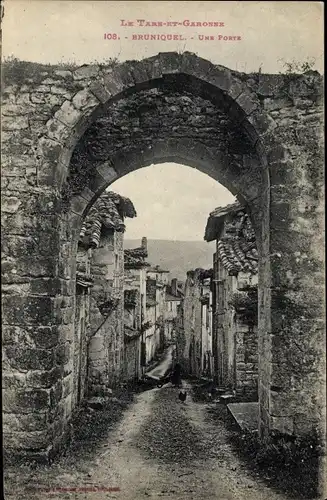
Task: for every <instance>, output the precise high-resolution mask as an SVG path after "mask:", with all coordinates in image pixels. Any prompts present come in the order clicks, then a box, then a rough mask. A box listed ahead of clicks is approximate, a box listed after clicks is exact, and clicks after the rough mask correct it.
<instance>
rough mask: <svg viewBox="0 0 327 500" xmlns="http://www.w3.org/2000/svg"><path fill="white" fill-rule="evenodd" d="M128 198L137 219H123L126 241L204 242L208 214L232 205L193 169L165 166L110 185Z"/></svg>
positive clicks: (218, 187)
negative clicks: (218, 208) (144, 239)
mask: <svg viewBox="0 0 327 500" xmlns="http://www.w3.org/2000/svg"><path fill="white" fill-rule="evenodd" d="M108 189H110V190H111V191H115V192H117V193H119V194H121V195H122V196H127V197H128V198H130V199H131V200H132V202H133V204H134V206H135V209H136V212H137V217H135V218H134V219H128V218H126V220H125V224H126V235H125V236H126V238H128V239H140V237H141V236H147V237H148V238H150V239H168V240H182V241H199V240H203V236H204V230H205V226H206V223H207V218H208V216H209V213H210V212H212V210H214V208H216V207H217V206H219V205H222V206H224V205H226V204H228V203H233V201H235V198H234V196H233V195H232V194H231V193H230V192H229V191H228V190H227V189H226V188H224V187H223V186H222V185H221V184H219V183H218V182H217V181H215V180H214V179H212V178H211V177H209V176H208V175H206V174H203V173H202V172H199V171H198V170H196V169H195V168H191V167H187V166H185V165H179V164H176V163H165V164H160V165H152V166H150V167H145V168H142V169H140V170H136V171H134V172H131V173H129V174H127V175H125V176H124V177H121V178H120V179H118V180H117V181H116V182H114V183H113V184H111V186H110V188H108Z"/></svg>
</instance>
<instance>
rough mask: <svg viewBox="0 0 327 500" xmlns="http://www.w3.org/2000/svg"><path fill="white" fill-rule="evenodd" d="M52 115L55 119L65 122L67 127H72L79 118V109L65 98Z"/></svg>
mask: <svg viewBox="0 0 327 500" xmlns="http://www.w3.org/2000/svg"><path fill="white" fill-rule="evenodd" d="M54 116H55V118H56V119H57V120H59V121H61V122H62V123H65V124H66V125H68V126H69V127H74V126H75V125H77V123H78V121H79V120H80V119H81V111H79V110H77V109H76V108H75V107H74V106H73V104H72V103H71V102H70V101H68V100H67V101H65V102H64V103H63V105H62V106H61V108H60V109H59V110H58V111H57V112H56V113H55V115H54Z"/></svg>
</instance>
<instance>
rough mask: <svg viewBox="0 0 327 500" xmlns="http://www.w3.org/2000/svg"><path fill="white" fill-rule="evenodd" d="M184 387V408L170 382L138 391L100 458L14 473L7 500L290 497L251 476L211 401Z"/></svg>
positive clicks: (252, 499)
mask: <svg viewBox="0 0 327 500" xmlns="http://www.w3.org/2000/svg"><path fill="white" fill-rule="evenodd" d="M184 387H185V388H186V390H187V400H186V402H185V403H183V402H181V401H180V400H179V398H178V394H179V389H176V388H173V387H172V386H171V384H167V385H166V386H164V387H163V388H161V389H157V388H156V389H152V390H148V391H145V392H143V393H140V394H138V395H137V396H136V397H135V402H134V403H132V404H131V405H130V406H129V407H128V408H127V410H125V411H124V413H123V415H122V418H121V420H120V421H119V423H117V424H116V426H115V425H114V426H113V428H112V431H111V432H110V433H109V436H108V437H106V439H105V440H103V441H101V440H100V441H99V443H98V444H97V445H96V453H95V454H93V457H95V458H91V457H90V458H89V459H83V460H81V461H80V462H79V464H78V465H76V464H74V463H73V461H71V463H69V460H67V458H65V457H62V458H61V459H58V461H56V462H55V463H54V464H53V465H52V466H51V467H49V468H41V469H36V470H34V471H30V473H29V477H27V476H26V475H25V477H24V479H23V478H22V477H21V478H20V477H19V474H14V473H12V475H11V473H10V472H8V476H9V478H8V480H7V482H6V489H7V494H6V499H7V500H14V499H15V500H20V499H23V498H24V500H32V499H33V500H34V499H35V500H41V499H42V500H43V499H45V498H52V499H61V500H62V499H69V498H74V499H75V498H76V499H84V498H85V499H86V498H87V499H89V500H95V499H97V500H100V499H107V498H116V499H124V500H138V499H143V498H148V497H149V498H162V499H166V498H167V499H168V498H169V499H174V498H175V499H176V500H177V499H189V500H192V499H193V500H202V499H203V500H204V499H208V498H212V499H217V500H218V499H219V500H232V499H233V500H234V499H235V500H236V499H237V500H241V499H244V500H245V499H248V500H265V499H267V500H268V499H269V500H271V499H273V500H274V499H276V500H277V499H285V498H286V497H285V496H283V495H281V494H278V493H276V492H274V491H273V490H272V489H270V488H268V487H267V485H266V484H265V483H263V482H261V481H260V480H258V478H255V477H253V476H250V474H249V473H248V472H247V471H246V468H245V465H244V464H242V463H241V462H240V460H239V459H238V458H237V456H236V455H235V453H234V452H233V451H232V449H231V446H230V444H229V443H228V439H227V434H228V431H227V429H226V427H225V425H224V423H223V422H222V421H220V420H219V419H218V420H215V419H213V418H211V417H210V412H209V411H208V410H209V409H210V408H209V407H210V404H204V403H198V402H196V401H194V400H193V398H192V391H191V387H190V385H189V384H185V383H184ZM10 476H11V477H10ZM22 479H23V480H24V481H25V482H26V481H28V483H29V486H28V489H27V488H26V483H25V487H23V486H22ZM74 488H76V490H75V491H73V490H74ZM96 488H97V489H98V490H99V491H92V490H95V489H96ZM111 489H112V490H111ZM118 489H119V491H118ZM9 490H10V491H9ZM110 490H111V491H110ZM113 490H116V491H113Z"/></svg>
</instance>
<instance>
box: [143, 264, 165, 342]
mask: <svg viewBox="0 0 327 500" xmlns="http://www.w3.org/2000/svg"><path fill="white" fill-rule="evenodd" d="M168 279H169V271H167V270H165V269H161V268H160V266H158V265H156V266H151V267H149V268H148V269H147V289H148V296H149V299H151V301H152V303H153V306H152V307H153V309H152V311H151V309H150V308H149V314H150V313H151V314H152V319H155V324H154V329H153V330H154V331H153V335H154V340H153V344H154V349H155V351H156V352H158V351H162V350H163V349H164V347H165V345H166V341H165V313H166V301H165V298H166V287H167V284H168Z"/></svg>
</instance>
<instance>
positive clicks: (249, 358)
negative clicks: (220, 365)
mask: <svg viewBox="0 0 327 500" xmlns="http://www.w3.org/2000/svg"><path fill="white" fill-rule="evenodd" d="M235 357H236V374H235V375H236V386H235V389H236V394H237V395H238V396H241V397H244V398H245V399H246V400H255V401H256V400H257V399H258V329H257V327H256V326H255V327H253V328H250V327H249V325H246V324H244V323H243V322H242V320H241V318H238V319H237V320H236V356H235Z"/></svg>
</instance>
